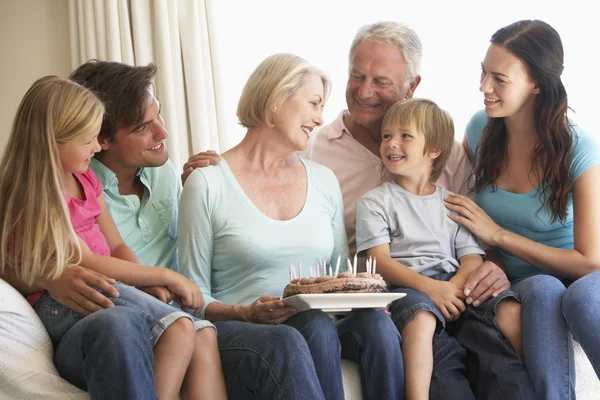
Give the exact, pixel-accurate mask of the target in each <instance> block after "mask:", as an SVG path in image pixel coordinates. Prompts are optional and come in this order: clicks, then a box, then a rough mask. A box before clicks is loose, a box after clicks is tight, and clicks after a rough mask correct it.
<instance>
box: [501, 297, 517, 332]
mask: <svg viewBox="0 0 600 400" xmlns="http://www.w3.org/2000/svg"><path fill="white" fill-rule="evenodd" d="M496 320H497V321H498V323H499V324H503V323H504V322H507V323H509V324H510V325H515V322H518V326H520V325H521V303H519V302H518V301H517V300H515V299H512V298H507V299H504V300H502V301H501V302H500V303H498V305H497V306H496ZM515 326H517V325H515Z"/></svg>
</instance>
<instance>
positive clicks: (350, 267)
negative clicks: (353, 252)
mask: <svg viewBox="0 0 600 400" xmlns="http://www.w3.org/2000/svg"><path fill="white" fill-rule="evenodd" d="M346 262H347V263H348V272H350V273H352V263H351V262H350V257H348V258H346Z"/></svg>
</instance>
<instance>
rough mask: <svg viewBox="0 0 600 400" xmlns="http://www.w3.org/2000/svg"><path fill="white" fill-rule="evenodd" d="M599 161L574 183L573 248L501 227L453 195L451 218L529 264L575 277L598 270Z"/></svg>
mask: <svg viewBox="0 0 600 400" xmlns="http://www.w3.org/2000/svg"><path fill="white" fill-rule="evenodd" d="M599 180H600V165H596V166H594V167H591V168H589V169H588V170H586V171H585V172H584V173H583V174H581V176H580V177H579V178H578V179H577V180H576V181H575V184H574V187H573V214H574V215H573V225H574V226H573V236H574V242H575V243H574V248H573V249H559V248H556V247H551V246H547V245H544V244H541V243H538V242H535V241H533V240H530V239H528V238H526V237H524V236H521V235H518V234H516V233H514V232H509V231H507V230H505V229H502V228H500V227H499V226H498V225H497V224H496V223H495V222H494V221H493V220H492V219H491V218H490V217H489V216H488V215H487V214H486V213H485V212H484V211H483V210H482V209H481V208H480V207H479V206H477V204H475V202H473V201H472V200H470V199H468V198H466V197H464V196H459V195H452V196H450V197H449V200H448V204H449V205H448V208H449V209H450V210H453V211H456V212H458V213H459V214H460V215H452V214H450V218H452V219H453V220H455V221H456V222H459V223H461V224H463V225H464V226H466V227H467V228H468V229H469V230H470V231H471V232H473V233H474V234H475V235H476V236H478V237H479V238H480V239H481V240H483V241H484V242H486V243H488V244H489V245H491V246H496V247H500V248H502V249H504V250H506V251H508V252H510V253H511V254H513V255H515V256H516V257H519V258H521V259H523V260H525V261H527V262H528V263H530V264H531V265H534V266H536V267H538V268H540V269H543V270H545V271H548V272H551V273H553V274H556V275H559V276H563V277H566V278H570V279H578V278H580V277H582V276H584V275H587V274H589V273H591V272H594V271H598V270H600V232H599V231H598V230H597V229H596V227H597V226H599V225H600V207H598V204H599V203H600V185H598V184H597V182H598V181H599Z"/></svg>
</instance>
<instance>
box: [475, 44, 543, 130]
mask: <svg viewBox="0 0 600 400" xmlns="http://www.w3.org/2000/svg"><path fill="white" fill-rule="evenodd" d="M479 90H480V91H481V92H482V93H483V95H484V104H485V112H486V114H487V115H488V116H490V117H494V118H501V117H510V116H513V115H515V114H518V113H521V112H523V111H531V112H533V106H534V100H535V96H536V95H537V94H538V93H539V89H538V88H537V87H536V84H535V82H533V81H532V80H531V78H530V77H529V74H528V73H527V69H526V68H525V65H524V64H523V62H522V61H521V60H520V59H519V58H518V57H516V56H515V55H514V54H512V53H511V52H509V51H508V50H506V49H505V48H504V47H502V46H498V45H495V44H492V45H490V47H489V48H488V51H487V53H486V55H485V59H484V60H483V62H482V63H481V85H480V87H479Z"/></svg>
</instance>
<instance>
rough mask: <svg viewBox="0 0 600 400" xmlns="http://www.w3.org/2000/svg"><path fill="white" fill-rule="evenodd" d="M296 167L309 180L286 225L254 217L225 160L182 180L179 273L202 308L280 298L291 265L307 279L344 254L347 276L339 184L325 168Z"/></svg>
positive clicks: (255, 213)
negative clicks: (196, 288) (302, 169)
mask: <svg viewBox="0 0 600 400" xmlns="http://www.w3.org/2000/svg"><path fill="white" fill-rule="evenodd" d="M300 160H301V161H302V163H303V165H304V167H305V169H306V174H307V178H308V187H307V194H306V202H305V204H304V207H303V209H302V211H301V212H300V213H299V214H298V215H297V216H296V217H294V218H292V219H290V220H287V221H278V220H275V219H272V218H269V217H268V216H266V215H265V214H263V213H262V212H261V211H260V210H258V208H257V207H256V206H255V205H254V204H253V203H252V201H251V200H250V199H249V198H248V196H246V194H245V193H244V191H243V190H242V188H241V186H240V185H239V184H238V182H237V181H236V179H235V176H234V175H233V173H232V172H231V170H230V169H229V166H228V164H227V162H226V161H225V160H224V159H221V161H220V163H219V165H216V166H209V167H205V168H200V169H196V170H195V171H194V172H192V174H191V175H190V176H189V177H188V179H187V180H186V182H185V186H184V189H183V193H182V194H181V201H180V204H179V222H178V233H179V235H178V236H179V270H180V272H181V273H182V274H183V275H185V276H187V277H188V278H189V279H190V280H192V281H193V282H194V283H196V284H197V285H198V286H199V287H200V289H201V290H202V293H203V295H204V298H205V300H206V305H208V304H210V303H212V302H214V301H220V302H222V303H225V304H241V305H248V304H251V303H252V302H253V301H254V300H256V299H257V298H258V297H260V296H261V295H270V296H282V295H283V289H284V287H285V286H286V285H287V284H288V282H289V264H290V263H291V264H294V266H295V267H296V269H297V265H298V261H300V262H301V263H302V266H303V271H302V274H303V276H304V277H306V276H308V275H309V267H310V268H312V270H313V273H314V272H315V269H316V262H317V261H322V260H326V263H327V265H328V266H329V265H331V264H334V268H335V263H336V261H337V258H338V255H341V259H342V261H343V262H342V263H341V266H340V270H346V268H345V265H346V263H345V259H346V257H347V256H348V244H347V239H346V231H345V228H344V204H343V201H342V194H341V191H340V187H339V183H338V181H337V179H336V177H335V175H334V174H333V172H332V171H331V170H330V169H328V168H326V167H324V166H322V165H320V164H317V163H314V162H312V161H308V160H306V159H303V158H300ZM206 305H205V308H206ZM201 315H202V318H204V310H202V314H201Z"/></svg>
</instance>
